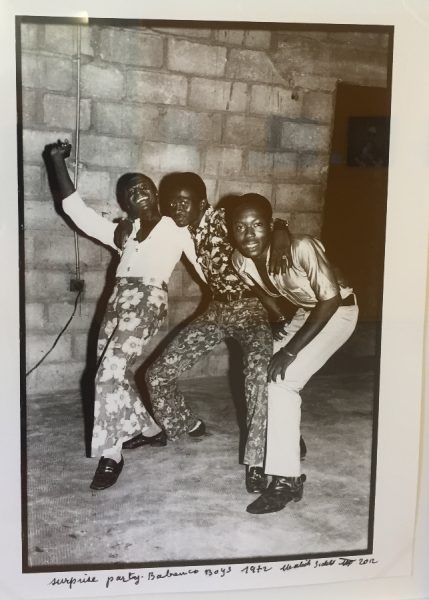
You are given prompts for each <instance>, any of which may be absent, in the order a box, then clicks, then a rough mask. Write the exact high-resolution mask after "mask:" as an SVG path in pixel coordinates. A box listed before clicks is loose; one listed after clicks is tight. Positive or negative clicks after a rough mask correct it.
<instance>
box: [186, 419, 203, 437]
mask: <svg viewBox="0 0 429 600" xmlns="http://www.w3.org/2000/svg"><path fill="white" fill-rule="evenodd" d="M197 423H198V427H196V428H195V429H192V431H188V435H189V436H191V437H201V436H203V435H204V434H205V432H206V426H205V425H204V421H201V419H198V421H197Z"/></svg>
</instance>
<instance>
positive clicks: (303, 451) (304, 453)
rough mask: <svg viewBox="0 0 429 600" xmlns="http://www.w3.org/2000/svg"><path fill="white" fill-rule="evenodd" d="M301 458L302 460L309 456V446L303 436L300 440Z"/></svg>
mask: <svg viewBox="0 0 429 600" xmlns="http://www.w3.org/2000/svg"><path fill="white" fill-rule="evenodd" d="M299 456H300V458H301V460H304V458H305V457H306V456H307V446H306V445H305V442H304V438H303V437H302V436H301V437H300V438H299Z"/></svg>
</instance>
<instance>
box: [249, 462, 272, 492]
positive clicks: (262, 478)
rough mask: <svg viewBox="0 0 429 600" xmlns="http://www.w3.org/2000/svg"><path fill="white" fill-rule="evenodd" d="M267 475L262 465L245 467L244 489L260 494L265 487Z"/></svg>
mask: <svg viewBox="0 0 429 600" xmlns="http://www.w3.org/2000/svg"><path fill="white" fill-rule="evenodd" d="M267 483H268V481H267V476H266V475H265V473H264V469H263V468H262V467H247V468H246V490H247V491H248V492H249V494H260V493H261V492H263V491H264V490H265V489H266V487H267Z"/></svg>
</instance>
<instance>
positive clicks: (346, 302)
mask: <svg viewBox="0 0 429 600" xmlns="http://www.w3.org/2000/svg"><path fill="white" fill-rule="evenodd" d="M356 305H357V302H356V296H355V294H349V295H348V296H346V297H345V298H341V302H340V306H356Z"/></svg>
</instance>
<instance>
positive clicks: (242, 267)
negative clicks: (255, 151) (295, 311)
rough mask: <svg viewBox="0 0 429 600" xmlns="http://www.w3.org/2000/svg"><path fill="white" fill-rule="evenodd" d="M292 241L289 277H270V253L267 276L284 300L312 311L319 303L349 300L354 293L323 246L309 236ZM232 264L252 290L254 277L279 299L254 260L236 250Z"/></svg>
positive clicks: (287, 274) (296, 236)
mask: <svg viewBox="0 0 429 600" xmlns="http://www.w3.org/2000/svg"><path fill="white" fill-rule="evenodd" d="M291 238H292V239H291V257H292V263H291V264H290V265H288V267H287V268H286V272H285V273H280V274H275V275H274V274H269V273H268V263H269V252H268V253H267V274H268V277H269V280H270V281H271V283H272V284H273V286H274V288H275V289H277V290H278V292H279V293H280V295H281V296H284V297H285V298H287V299H288V300H289V301H290V302H292V303H293V304H295V305H296V306H300V307H303V308H310V309H311V308H314V307H315V306H316V304H317V303H318V302H320V301H323V300H330V299H331V298H334V297H335V296H336V295H337V294H340V295H341V297H342V298H346V297H347V296H349V295H350V294H351V293H352V292H353V290H352V288H351V287H349V286H347V284H346V283H345V282H344V281H342V280H341V279H340V278H339V276H338V274H336V273H335V271H334V268H333V267H332V266H331V265H330V264H329V261H328V259H327V258H326V254H325V248H324V247H323V244H322V242H320V241H319V240H318V239H316V238H313V237H310V236H308V235H294V236H291ZM232 262H233V265H234V268H235V269H236V270H237V272H238V274H239V275H240V277H241V278H242V279H243V281H245V282H246V283H247V284H248V285H249V286H251V285H254V284H253V282H252V280H251V278H250V277H249V275H250V276H251V277H253V279H254V280H255V281H256V282H257V283H258V284H259V285H260V286H261V287H262V288H263V289H264V290H265V291H266V292H267V294H269V295H270V296H275V294H273V292H272V291H270V290H269V289H268V288H267V287H266V285H265V284H264V282H263V281H262V279H261V276H260V275H259V273H258V270H257V268H256V266H255V263H254V262H253V260H252V259H251V258H247V257H245V256H243V255H242V254H241V253H240V252H239V251H238V250H235V251H234V254H233V257H232Z"/></svg>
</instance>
